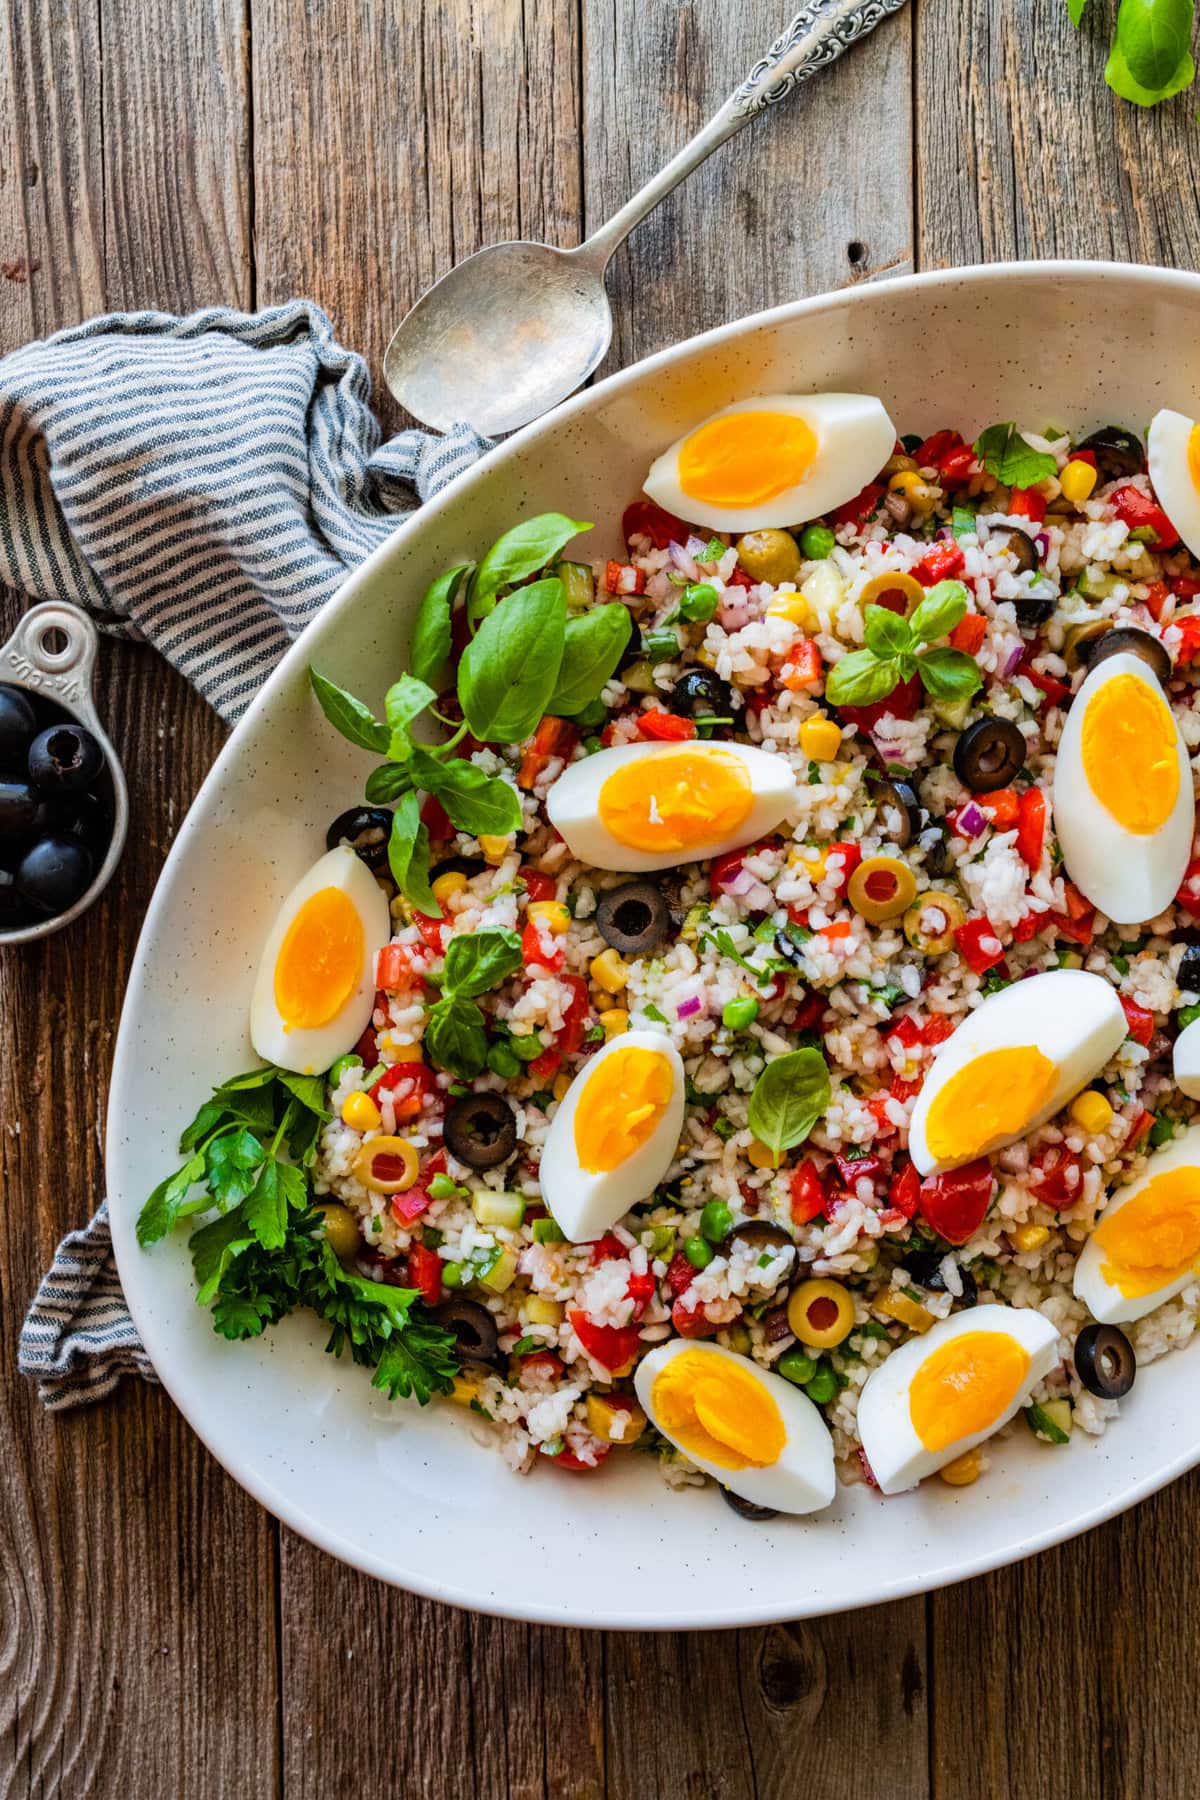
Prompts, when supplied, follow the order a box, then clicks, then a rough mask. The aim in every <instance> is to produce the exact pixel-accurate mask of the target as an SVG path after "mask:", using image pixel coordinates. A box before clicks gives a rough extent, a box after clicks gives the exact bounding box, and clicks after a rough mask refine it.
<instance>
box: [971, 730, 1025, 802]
mask: <svg viewBox="0 0 1200 1800" xmlns="http://www.w3.org/2000/svg"><path fill="white" fill-rule="evenodd" d="M1024 762H1025V739H1024V738H1023V737H1022V735H1021V733H1020V731H1018V729H1017V727H1016V726H1015V725H1014V724H1013V722H1012V720H1011V719H994V718H993V719H976V721H975V723H974V724H973V725H968V726H967V729H966V730H965V731H964V732H963V733H962V734H961V735H960V737H959V740H958V742H957V744H955V746H954V773H955V774H956V775H957V776H958V779H959V780H960V781H961V782H962V784H963V786H964V787H968V788H970V789H971V790H972V792H973V793H976V794H988V793H991V791H992V790H993V788H1002V787H1007V786H1008V784H1009V782H1010V781H1011V780H1012V779H1013V777H1014V776H1015V775H1017V774H1018V773H1019V772H1020V770H1021V768H1022V766H1023V764H1024Z"/></svg>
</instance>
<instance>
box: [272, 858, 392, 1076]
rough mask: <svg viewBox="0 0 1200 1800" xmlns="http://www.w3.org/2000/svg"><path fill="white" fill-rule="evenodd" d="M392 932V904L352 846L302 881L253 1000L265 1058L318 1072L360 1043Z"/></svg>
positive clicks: (279, 924)
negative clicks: (377, 971) (381, 955)
mask: <svg viewBox="0 0 1200 1800" xmlns="http://www.w3.org/2000/svg"><path fill="white" fill-rule="evenodd" d="M391 935H392V922H391V918H390V916H389V913H388V903H387V899H386V897H385V896H384V893H383V890H382V888H381V887H380V886H379V884H378V882H377V881H376V880H375V879H374V877H373V876H372V874H371V871H370V870H369V869H368V868H367V866H366V864H365V863H364V862H363V861H362V860H361V858H359V857H358V856H356V855H355V854H354V851H353V850H350V849H348V848H346V846H345V845H341V846H339V848H338V849H336V850H331V851H330V852H329V854H328V855H327V856H323V857H322V858H321V860H320V862H319V863H316V864H314V866H313V867H312V868H311V869H310V870H309V872H308V874H307V875H306V876H305V877H304V879H303V881H300V882H297V884H296V886H295V887H294V888H293V889H292V891H291V893H290V894H289V895H288V897H287V899H286V900H285V901H284V903H283V905H282V906H281V907H280V909H279V913H278V916H277V917H276V920H275V923H274V925H272V927H271V931H270V935H269V936H268V938H267V942H266V947H265V949H264V950H263V954H262V962H261V963H260V964H259V969H258V979H257V981H256V982H255V984H254V997H253V999H252V1001H251V1003H250V1036H251V1039H252V1041H253V1044H254V1048H255V1050H256V1051H257V1053H258V1055H259V1056H261V1057H262V1058H263V1060H264V1062H271V1063H276V1064H277V1065H278V1066H279V1068H281V1069H292V1070H294V1071H295V1072H296V1073H297V1074H301V1075H312V1074H314V1073H317V1072H318V1071H323V1070H325V1069H327V1068H328V1067H329V1066H330V1064H331V1063H334V1062H336V1061H337V1059H338V1057H339V1056H344V1055H345V1053H346V1051H347V1050H350V1049H352V1048H353V1046H354V1045H355V1044H356V1043H357V1042H358V1040H359V1038H360V1037H361V1036H362V1034H363V1032H364V1031H365V1030H366V1028H367V1026H368V1025H369V1024H370V1022H371V1009H372V1005H373V1003H374V998H375V958H376V957H377V956H378V954H379V952H380V951H381V950H382V949H383V947H384V945H385V944H386V943H387V942H388V940H389V938H390V937H391Z"/></svg>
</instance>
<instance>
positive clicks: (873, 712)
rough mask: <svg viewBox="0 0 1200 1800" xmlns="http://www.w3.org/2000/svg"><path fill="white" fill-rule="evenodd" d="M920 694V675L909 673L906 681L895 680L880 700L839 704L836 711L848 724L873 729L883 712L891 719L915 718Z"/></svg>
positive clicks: (867, 729)
mask: <svg viewBox="0 0 1200 1800" xmlns="http://www.w3.org/2000/svg"><path fill="white" fill-rule="evenodd" d="M921 694H922V688H921V678H920V676H919V675H911V676H910V677H909V679H908V680H907V681H900V682H897V684H896V686H895V687H894V688H893V689H892V691H891V693H890V694H886V695H885V696H884V698H883V699H882V700H872V702H871V704H870V705H869V706H839V707H838V712H839V713H840V714H841V716H842V718H843V719H845V721H846V723H847V724H848V725H855V726H857V728H858V729H859V731H873V730H874V729H875V727H876V725H878V723H879V721H880V719H882V718H883V717H884V715H885V713H890V714H891V716H892V718H893V719H912V718H915V717H916V713H917V708H918V707H919V706H920V704H921Z"/></svg>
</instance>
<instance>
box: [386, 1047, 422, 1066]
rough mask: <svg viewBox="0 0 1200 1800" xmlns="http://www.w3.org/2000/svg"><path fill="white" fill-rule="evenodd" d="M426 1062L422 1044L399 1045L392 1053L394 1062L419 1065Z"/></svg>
mask: <svg viewBox="0 0 1200 1800" xmlns="http://www.w3.org/2000/svg"><path fill="white" fill-rule="evenodd" d="M424 1060H425V1058H424V1055H423V1054H422V1051H421V1046H420V1044H397V1045H396V1047H395V1048H394V1049H393V1051H392V1061H393V1062H398V1063H419V1062H424Z"/></svg>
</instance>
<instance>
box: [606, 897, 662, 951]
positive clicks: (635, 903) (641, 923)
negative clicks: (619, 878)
mask: <svg viewBox="0 0 1200 1800" xmlns="http://www.w3.org/2000/svg"><path fill="white" fill-rule="evenodd" d="M596 929H597V931H598V932H599V933H600V935H601V937H602V938H603V939H604V941H605V943H607V944H611V945H612V947H613V949H614V950H617V951H619V952H620V954H621V955H622V956H647V955H648V954H649V953H650V951H651V950H656V949H657V948H658V946H659V945H660V944H662V943H665V942H666V940H667V938H668V937H670V935H671V909H670V907H669V906H668V905H667V902H666V900H665V899H664V897H663V895H662V893H661V892H660V891H659V889H658V887H657V886H656V885H655V883H654V882H653V881H626V882H623V883H622V884H621V886H620V887H617V888H610V889H609V891H608V892H607V893H606V894H602V895H601V896H600V901H599V904H598V905H597V907H596Z"/></svg>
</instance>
